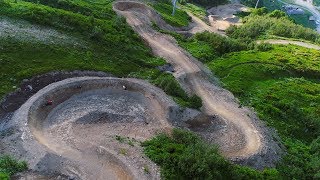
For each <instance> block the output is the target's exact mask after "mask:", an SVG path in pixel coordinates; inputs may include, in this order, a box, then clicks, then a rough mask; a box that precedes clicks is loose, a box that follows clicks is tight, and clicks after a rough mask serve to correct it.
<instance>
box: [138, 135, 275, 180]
mask: <svg viewBox="0 0 320 180" xmlns="http://www.w3.org/2000/svg"><path fill="white" fill-rule="evenodd" d="M142 146H143V147H144V152H145V154H146V155H147V156H148V157H149V158H150V159H151V160H152V161H154V162H155V163H157V164H158V165H160V167H161V175H162V177H163V178H164V179H248V178H249V179H262V176H263V173H261V172H259V171H256V170H253V169H250V168H248V167H242V166H237V165H233V164H231V163H230V162H229V161H227V160H226V159H225V158H224V157H223V156H221V155H220V154H219V152H218V149H217V147H216V146H214V145H210V144H207V143H206V142H204V141H203V140H202V139H201V138H200V137H198V136H197V135H195V134H194V133H192V132H190V131H185V130H181V129H174V130H173V132H172V134H171V136H168V135H166V134H160V135H158V136H156V137H154V138H153V139H151V140H149V141H145V142H143V143H142ZM276 172H277V171H276V170H273V173H267V174H268V176H269V177H273V178H275V177H276V176H277V173H276ZM270 179H271V178H270Z"/></svg>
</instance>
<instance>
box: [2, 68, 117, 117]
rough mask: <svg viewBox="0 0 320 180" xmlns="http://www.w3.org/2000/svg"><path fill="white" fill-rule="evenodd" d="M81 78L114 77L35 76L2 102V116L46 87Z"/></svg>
mask: <svg viewBox="0 0 320 180" xmlns="http://www.w3.org/2000/svg"><path fill="white" fill-rule="evenodd" d="M81 76H96V77H114V76H113V75H111V74H108V73H105V72H95V71H72V72H64V71H55V72H50V73H46V74H43V75H39V76H35V77H33V78H31V79H24V80H23V81H22V83H21V84H20V87H19V88H18V89H17V90H16V91H14V92H12V93H9V94H8V95H6V96H5V97H4V98H3V99H2V100H1V102H0V116H1V115H2V114H5V113H8V112H13V111H15V110H17V109H19V107H20V106H21V105H22V104H23V103H24V102H25V101H27V100H28V99H29V98H30V97H31V96H32V95H33V94H35V93H37V92H38V91H39V90H40V89H42V88H44V87H45V86H47V85H49V84H51V83H54V82H58V81H61V80H64V79H67V78H73V77H81Z"/></svg>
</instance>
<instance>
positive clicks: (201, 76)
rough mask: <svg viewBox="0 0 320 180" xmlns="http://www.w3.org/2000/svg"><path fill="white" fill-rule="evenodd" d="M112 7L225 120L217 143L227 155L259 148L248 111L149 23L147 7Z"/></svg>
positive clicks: (129, 4)
mask: <svg viewBox="0 0 320 180" xmlns="http://www.w3.org/2000/svg"><path fill="white" fill-rule="evenodd" d="M114 9H115V10H116V11H117V12H119V13H120V14H122V15H123V16H125V17H126V19H127V22H128V23H129V24H130V25H131V26H132V27H133V29H134V30H135V31H136V32H137V33H138V34H139V35H140V36H141V37H142V38H143V39H144V40H145V42H146V43H147V44H148V45H149V46H150V47H151V48H152V50H153V52H154V54H155V55H157V56H160V57H163V58H165V59H166V60H167V61H168V62H170V63H172V64H173V65H174V67H175V69H176V70H177V71H176V73H175V76H176V77H177V79H178V80H179V81H180V82H181V84H183V85H184V86H185V87H186V88H187V89H189V90H190V91H191V92H194V93H195V94H197V95H198V96H200V97H201V99H202V100H203V109H204V111H205V112H206V113H208V114H212V115H218V116H220V117H221V118H222V119H224V120H225V122H226V126H227V128H225V129H224V128H223V129H222V132H221V134H220V135H221V137H220V140H221V142H220V143H219V145H220V146H221V149H222V152H223V153H224V154H225V155H226V156H228V157H239V158H241V157H248V156H251V155H253V154H256V153H257V152H259V151H260V150H261V148H262V146H263V141H262V135H261V134H260V132H259V131H258V129H257V128H256V127H255V126H254V124H253V122H252V120H251V118H250V117H249V116H248V113H249V112H248V110H247V109H242V108H239V104H238V103H237V102H236V100H235V98H234V97H233V96H232V95H231V93H229V92H228V91H226V90H224V89H222V88H220V87H219V86H217V85H215V84H214V83H212V82H211V81H210V80H211V79H210V77H211V76H212V75H211V74H210V73H209V71H208V70H207V69H205V67H204V66H202V65H201V64H200V63H199V62H198V61H197V60H196V59H194V58H192V57H191V56H190V55H189V54H188V53H186V52H185V51H184V50H183V49H181V48H180V47H179V46H178V45H177V43H176V42H175V40H174V39H173V38H172V37H170V36H167V35H164V34H161V33H158V32H156V31H155V30H153V29H152V27H151V26H150V24H151V20H152V19H153V18H154V17H153V16H152V17H150V15H152V14H151V13H142V12H149V11H152V10H151V9H150V8H149V7H147V6H146V5H144V4H140V3H136V2H117V3H116V4H114Z"/></svg>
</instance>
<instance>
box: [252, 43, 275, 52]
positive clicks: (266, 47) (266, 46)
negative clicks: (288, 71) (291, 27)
mask: <svg viewBox="0 0 320 180" xmlns="http://www.w3.org/2000/svg"><path fill="white" fill-rule="evenodd" d="M255 48H256V49H257V50H258V51H262V52H264V51H269V50H272V49H273V46H272V45H271V44H269V43H261V44H256V47H255Z"/></svg>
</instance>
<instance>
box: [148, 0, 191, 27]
mask: <svg viewBox="0 0 320 180" xmlns="http://www.w3.org/2000/svg"><path fill="white" fill-rule="evenodd" d="M153 8H154V9H155V10H156V11H157V12H158V13H159V14H160V15H161V16H162V18H163V19H164V20H165V21H166V22H167V23H168V24H170V25H172V26H176V27H183V26H188V24H189V22H190V21H191V18H190V17H189V15H188V14H187V13H186V12H184V11H183V10H181V9H179V8H177V9H176V12H175V14H174V15H172V5H169V4H165V3H156V4H154V5H153Z"/></svg>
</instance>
